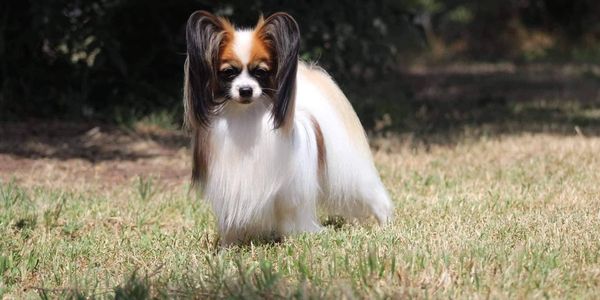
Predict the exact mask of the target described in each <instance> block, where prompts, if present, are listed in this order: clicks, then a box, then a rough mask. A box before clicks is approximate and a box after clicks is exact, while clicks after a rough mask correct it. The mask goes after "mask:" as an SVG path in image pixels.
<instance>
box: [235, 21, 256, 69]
mask: <svg viewBox="0 0 600 300" xmlns="http://www.w3.org/2000/svg"><path fill="white" fill-rule="evenodd" d="M252 35H253V33H252V31H250V30H238V31H236V32H235V35H234V38H233V51H234V52H235V54H236V55H237V57H238V58H239V59H240V60H241V61H242V64H244V66H246V65H247V64H248V63H249V62H250V53H251V52H252Z"/></svg>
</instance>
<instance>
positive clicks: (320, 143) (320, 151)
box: [310, 115, 327, 176]
mask: <svg viewBox="0 0 600 300" xmlns="http://www.w3.org/2000/svg"><path fill="white" fill-rule="evenodd" d="M310 120H311V122H312V124H313V129H314V131H315V139H316V141H317V163H318V172H319V176H322V175H323V172H324V171H325V166H326V162H327V161H326V160H327V158H326V155H327V149H326V148H325V140H324V139H323V131H321V125H319V122H317V119H315V117H314V116H313V115H311V116H310Z"/></svg>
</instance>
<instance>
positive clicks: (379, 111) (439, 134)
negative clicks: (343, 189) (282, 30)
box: [0, 63, 600, 162]
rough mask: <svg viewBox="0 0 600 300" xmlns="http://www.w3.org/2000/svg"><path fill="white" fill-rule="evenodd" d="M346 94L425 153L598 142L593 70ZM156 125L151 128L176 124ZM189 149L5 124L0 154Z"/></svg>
mask: <svg viewBox="0 0 600 300" xmlns="http://www.w3.org/2000/svg"><path fill="white" fill-rule="evenodd" d="M344 90H345V92H347V93H348V95H350V98H351V99H352V100H353V101H352V102H353V105H354V107H355V108H356V110H357V111H358V112H359V115H360V116H361V119H362V122H363V124H364V125H365V128H366V129H367V130H368V131H370V132H373V133H375V134H381V133H387V132H390V133H400V134H410V135H411V136H412V140H413V141H416V142H419V143H424V144H455V143H457V142H460V141H461V139H463V138H464V137H465V135H466V134H468V135H471V136H474V137H477V136H490V137H493V136H499V135H503V134H522V133H550V134H560V135H566V136H568V135H576V134H578V135H584V136H599V135H600V67H598V66H594V65H569V64H563V65H553V64H537V65H515V64H511V63H505V64H465V63H462V64H461V63H458V64H454V65H443V66H429V67H412V68H409V69H406V70H401V71H400V72H399V73H398V74H397V75H395V76H394V75H390V76H388V77H387V79H386V80H382V81H379V82H372V83H368V84H363V85H361V84H359V83H353V84H352V85H349V86H346V87H344ZM156 116H157V117H155V119H157V120H154V121H153V122H162V123H165V122H167V123H168V122H169V120H165V119H168V118H172V117H173V115H172V114H157V115H156ZM171 123H172V122H171ZM144 141H146V142H151V143H153V144H147V145H143V142H144ZM188 143H189V140H188V138H187V137H186V136H185V135H184V134H183V133H182V131H181V130H173V129H164V130H163V129H160V128H159V127H152V126H149V127H148V126H147V127H145V128H142V129H141V130H139V128H136V129H131V128H129V129H127V128H122V127H118V126H114V125H106V124H93V123H92V124H82V123H69V122H47V121H44V122H26V123H8V124H7V123H4V124H2V123H0V154H2V153H5V154H10V155H14V156H17V157H24V158H34V159H35V158H55V159H61V160H67V159H72V158H79V159H84V160H88V161H91V162H97V161H105V160H136V159H141V158H148V157H154V156H157V155H164V154H165V153H164V151H163V152H161V149H156V148H162V150H165V151H169V150H174V149H179V148H182V147H187V146H188ZM157 146H158V147H157ZM140 149H142V150H140Z"/></svg>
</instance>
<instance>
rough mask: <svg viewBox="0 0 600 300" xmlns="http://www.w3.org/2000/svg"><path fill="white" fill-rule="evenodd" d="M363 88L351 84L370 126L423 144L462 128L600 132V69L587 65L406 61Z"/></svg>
mask: <svg viewBox="0 0 600 300" xmlns="http://www.w3.org/2000/svg"><path fill="white" fill-rule="evenodd" d="M369 90H370V91H375V92H366V93H365V92H362V93H361V92H357V91H356V90H355V89H351V91H354V92H355V93H353V94H354V95H357V96H354V97H351V98H352V99H353V100H354V101H353V102H354V105H355V106H356V107H358V108H359V109H358V110H359V112H361V117H362V120H363V122H364V124H365V127H367V129H368V130H369V131H371V132H375V133H378V132H395V133H410V134H412V135H413V137H414V139H416V140H417V141H422V142H424V143H441V144H446V143H449V144H453V143H456V142H457V141H459V140H460V138H462V137H463V135H464V133H465V131H468V132H469V133H470V134H472V135H475V136H481V135H485V136H497V135H503V134H522V133H550V134H560V135H575V134H579V135H587V136H598V135H600V68H599V67H597V66H593V65H552V64H538V65H514V64H456V65H445V66H430V67H413V68H411V69H407V70H402V71H401V72H400V74H399V75H398V76H397V77H394V78H391V79H390V80H387V81H384V82H380V83H377V84H376V85H375V86H372V87H370V88H369ZM360 95H362V96H360ZM382 116H383V117H382Z"/></svg>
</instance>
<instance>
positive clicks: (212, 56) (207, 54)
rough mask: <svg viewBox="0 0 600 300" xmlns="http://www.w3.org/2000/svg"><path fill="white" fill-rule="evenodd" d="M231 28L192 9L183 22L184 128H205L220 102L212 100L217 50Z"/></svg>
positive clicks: (216, 80)
mask: <svg viewBox="0 0 600 300" xmlns="http://www.w3.org/2000/svg"><path fill="white" fill-rule="evenodd" d="M231 30H232V26H231V24H229V23H228V22H227V20H225V19H222V18H219V17H216V16H214V15H212V14H211V13H209V12H206V11H196V12H194V13H193V14H192V15H191V16H190V18H189V19H188V21H187V25H186V29H185V33H186V42H187V59H186V61H185V66H184V68H185V84H184V92H183V94H184V96H183V97H184V107H185V124H186V126H187V127H188V128H198V127H208V126H209V124H210V117H211V115H212V114H213V113H214V111H215V109H216V108H217V107H218V106H219V105H220V103H218V102H217V101H215V93H216V90H217V89H218V84H219V83H218V77H217V67H218V63H219V51H220V50H221V47H222V45H223V43H224V42H225V40H226V39H228V38H231V37H230V36H229V35H230V34H231Z"/></svg>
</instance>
